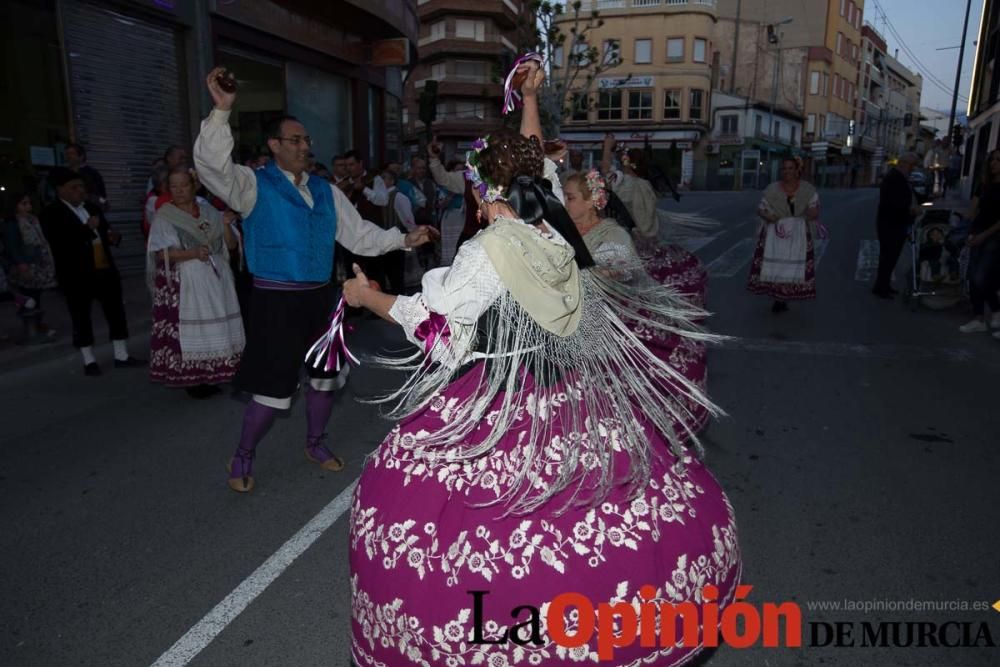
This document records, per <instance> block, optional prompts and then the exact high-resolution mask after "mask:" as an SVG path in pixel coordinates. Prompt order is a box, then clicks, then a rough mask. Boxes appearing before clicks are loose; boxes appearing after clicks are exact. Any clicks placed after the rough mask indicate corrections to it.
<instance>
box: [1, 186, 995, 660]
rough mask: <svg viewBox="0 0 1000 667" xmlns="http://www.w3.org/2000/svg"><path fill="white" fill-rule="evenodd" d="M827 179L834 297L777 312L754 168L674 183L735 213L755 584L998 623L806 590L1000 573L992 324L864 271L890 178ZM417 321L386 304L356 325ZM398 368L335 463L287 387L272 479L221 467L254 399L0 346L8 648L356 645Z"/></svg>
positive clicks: (977, 581)
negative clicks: (356, 527)
mask: <svg viewBox="0 0 1000 667" xmlns="http://www.w3.org/2000/svg"><path fill="white" fill-rule="evenodd" d="M821 196H822V197H823V211H824V215H823V220H824V222H825V224H826V226H827V227H828V228H829V229H830V232H831V239H830V241H829V243H828V244H827V245H826V247H825V248H824V249H823V253H822V258H821V260H820V264H819V269H818V280H819V288H818V289H819V298H818V299H817V300H816V301H815V302H811V303H807V304H792V308H791V310H790V311H789V312H787V313H784V314H780V315H774V314H772V313H771V312H770V308H769V306H770V304H769V302H768V301H767V300H766V299H763V298H759V297H754V296H752V295H750V294H749V293H747V292H746V291H745V289H744V284H745V279H746V271H747V265H748V262H749V259H750V251H751V248H752V241H750V239H751V238H752V236H753V233H754V228H755V223H754V221H753V217H752V215H753V209H754V206H755V204H756V198H757V194H756V193H752V192H751V193H692V194H689V195H686V196H685V197H684V199H683V201H682V204H681V205H679V206H678V205H675V204H674V203H673V202H672V201H671V202H664V206H665V207H666V208H668V209H675V210H683V211H687V212H699V213H701V214H702V215H706V216H710V217H712V218H715V219H717V220H718V221H719V222H720V227H719V228H718V229H716V230H714V231H712V232H710V233H708V234H706V235H705V236H704V238H700V239H695V240H693V241H690V242H689V243H690V247H692V248H696V252H697V254H698V255H699V256H700V257H701V258H702V260H703V261H704V262H705V263H706V265H708V266H709V267H710V271H711V273H712V280H711V284H710V288H709V304H710V308H711V309H712V310H713V311H714V312H715V315H714V316H713V318H712V319H711V326H712V328H713V329H714V330H715V331H718V332H721V333H724V334H728V335H731V336H733V337H734V339H733V340H732V341H731V342H729V343H728V344H726V345H724V346H722V347H720V348H717V349H714V350H713V351H712V352H711V357H710V367H709V368H710V390H711V393H712V395H713V397H714V398H715V399H716V400H717V401H718V402H719V403H720V404H721V405H722V406H723V407H724V408H725V409H726V410H727V412H728V417H726V418H724V419H721V420H719V421H717V422H715V423H713V424H712V425H711V426H710V427H709V429H708V432H707V434H706V441H707V446H708V464H709V466H710V467H711V468H712V470H713V471H714V472H715V474H716V475H717V477H718V478H719V479H720V481H721V483H722V485H723V487H724V488H725V489H726V490H727V492H728V494H729V496H730V498H731V500H732V503H733V505H734V507H735V509H736V514H737V519H738V522H739V528H740V541H741V545H742V549H743V556H744V561H745V571H744V581H745V583H748V584H752V585H753V591H752V593H751V595H750V598H749V600H750V601H751V602H754V603H758V604H759V603H763V602H783V601H795V602H798V603H799V604H800V605H801V608H802V615H803V620H804V622H805V623H806V624H808V623H809V622H828V623H833V622H837V621H851V622H853V623H855V624H856V628H855V631H854V632H855V635H856V636H859V635H860V633H861V626H860V623H861V622H862V621H869V622H875V623H877V622H880V621H890V622H891V621H900V622H906V621H927V622H936V623H939V624H940V623H944V622H946V621H969V622H973V623H975V624H976V625H974V626H973V627H974V628H978V623H980V622H986V623H988V624H989V625H988V626H987V627H988V628H989V629H990V631H991V633H992V638H993V639H994V641H996V642H998V643H1000V614H998V613H997V612H995V611H992V610H990V611H979V612H962V611H924V612H913V611H893V612H889V611H880V612H872V613H867V614H866V613H860V612H852V611H844V610H840V611H836V610H831V609H827V610H819V609H813V608H811V607H810V605H815V604H816V603H818V602H826V603H837V602H843V601H845V600H850V601H882V603H883V604H884V603H887V602H892V603H896V602H905V601H910V600H916V601H928V602H930V601H958V602H957V603H956V604H959V605H960V604H961V603H965V604H971V603H972V602H973V601H988V602H989V603H990V604H992V603H993V602H994V601H996V600H997V599H998V598H1000V567H998V565H1000V533H998V531H997V530H996V523H997V511H996V508H997V506H998V505H1000V490H998V488H1000V487H998V485H997V483H996V480H997V477H998V474H1000V457H998V453H997V442H998V439H997V436H996V434H997V433H998V432H1000V411H998V410H997V388H998V381H1000V342H998V341H995V340H993V339H992V338H990V337H989V336H986V335H981V336H963V335H961V334H959V333H958V331H957V327H958V325H959V324H961V323H962V322H964V321H965V319H967V315H968V313H967V312H966V311H965V310H964V309H963V307H959V308H955V309H953V310H949V311H927V310H919V311H916V312H914V311H912V310H911V309H910V308H909V307H907V306H906V305H905V304H904V303H903V302H902V301H897V302H884V301H881V300H877V299H875V298H873V297H872V296H871V295H870V294H869V292H868V289H869V286H868V285H867V284H866V283H864V282H863V281H860V280H858V279H857V278H858V277H859V276H861V277H863V276H864V273H865V267H864V266H861V267H860V270H859V255H862V260H863V255H864V252H863V249H864V248H865V247H866V244H865V243H864V242H865V241H866V240H870V239H872V238H873V236H874V234H873V222H872V221H873V217H874V210H875V204H876V199H877V193H876V192H875V191H873V190H856V191H826V192H823V193H821ZM862 263H863V262H862ZM902 276H903V273H902V270H901V271H900V277H902ZM142 315H144V314H136V313H133V317H134V318H135V319H140V318H141V316H142ZM401 344H402V343H401V338H400V336H399V335H398V334H397V333H396V332H395V331H393V330H392V328H390V327H389V326H388V325H384V324H382V323H379V322H374V321H366V322H365V323H364V324H363V325H362V326H361V328H360V330H359V331H358V332H357V334H356V335H355V337H354V340H353V341H352V345H354V346H356V347H358V348H360V349H361V350H362V351H364V350H374V349H376V348H380V347H384V346H393V345H401ZM101 352H102V354H103V356H104V358H106V359H110V350H108V349H104V350H102V351H101ZM394 381H395V380H394V378H393V377H392V376H391V375H390V374H387V373H384V372H379V371H374V370H372V369H370V368H364V367H363V368H361V369H358V370H357V372H356V373H355V374H354V376H353V377H352V380H351V383H350V384H349V390H348V391H347V392H345V393H344V395H343V396H342V399H341V400H340V402H339V403H338V405H337V408H336V410H335V412H334V416H333V419H332V421H331V432H332V433H333V434H334V438H333V439H334V445H335V447H336V448H337V450H338V451H339V452H340V453H341V454H342V455H344V457H345V458H346V459H347V460H348V467H347V469H346V470H345V471H344V472H341V473H337V474H331V473H324V472H322V471H320V470H319V469H317V468H316V467H315V466H312V465H310V464H308V463H307V462H306V461H305V459H304V457H303V454H302V444H303V440H304V431H305V424H304V416H303V408H302V405H301V404H296V405H295V406H294V409H293V410H292V413H291V415H290V416H289V417H288V418H285V419H280V420H279V421H278V422H277V424H276V425H275V427H274V429H273V430H272V432H271V433H270V434H269V436H268V438H267V440H266V441H265V442H264V443H263V444H262V445H261V447H260V449H259V454H258V460H257V466H256V469H257V477H258V488H257V490H256V491H255V492H254V493H253V494H251V495H249V496H240V495H237V494H234V493H232V492H231V491H229V490H228V488H227V486H226V483H225V477H226V473H225V470H224V466H225V463H226V460H227V457H228V456H229V455H230V453H231V451H232V449H233V447H234V445H235V439H236V437H237V435H238V428H239V423H240V415H241V411H242V408H243V404H242V403H241V402H240V401H239V399H238V398H236V397H229V396H222V397H217V398H214V399H211V400H208V401H192V400H191V399H189V398H187V397H186V396H185V395H183V394H182V393H179V392H174V391H169V390H166V389H164V388H161V387H158V386H154V385H151V384H149V382H148V381H147V377H146V375H145V372H144V371H142V370H120V371H112V372H108V373H107V374H106V375H105V376H104V377H102V378H99V379H92V378H84V377H83V376H82V374H81V372H80V368H79V363H78V360H77V357H76V356H75V354H74V353H73V352H72V351H71V350H69V349H65V354H53V355H50V356H49V357H46V358H45V359H44V360H43V361H41V362H38V361H37V360H35V361H33V362H32V363H31V364H25V365H22V366H20V367H15V368H4V373H3V374H2V376H0V405H2V406H3V412H2V415H3V425H4V426H3V429H2V432H0V511H2V516H3V524H2V525H3V530H2V531H0V565H2V568H3V576H2V578H0V582H2V583H0V597H2V600H3V606H2V611H0V664H2V665H31V666H36V665H37V666H44V667H49V666H53V667H54V666H62V665H100V666H102V667H105V666H107V667H110V666H113V665H151V664H154V663H155V662H156V661H157V660H158V659H161V658H163V661H162V662H161V663H160V664H175V665H181V664H191V665H205V666H212V667H222V666H229V665H233V666H235V665H255V666H256V665H296V666H298V665H335V666H337V667H340V666H342V665H347V664H348V661H349V658H348V655H349V652H348V646H349V643H348V632H349V619H350V590H349V585H348V573H347V557H346V554H347V548H346V538H347V515H346V513H344V510H345V509H346V504H345V500H346V499H347V498H348V496H349V490H350V488H349V487H350V485H351V484H352V483H353V481H354V480H355V479H356V477H357V475H358V473H359V470H360V467H361V464H362V461H363V457H364V455H365V453H367V452H369V451H371V450H372V449H373V448H374V447H376V445H377V444H378V442H379V441H380V440H381V438H382V437H383V436H384V434H385V433H386V432H387V431H388V430H389V429H390V427H391V424H389V423H388V422H386V421H384V420H382V419H381V418H380V417H379V416H378V411H377V409H376V408H374V407H372V406H370V405H366V404H362V403H359V402H357V401H356V400H355V399H356V398H358V397H363V396H371V395H374V394H376V393H378V392H379V391H383V390H385V389H386V388H388V387H389V386H391V385H392V383H393V382H394ZM975 634H976V630H975V629H974V630H973V636H975ZM805 638H806V641H807V642H808V640H809V630H808V628H807V630H806V633H805ZM998 650H1000V649H985V648H951V649H947V648H878V649H872V648H858V647H855V648H834V647H827V648H811V647H810V648H801V649H785V648H782V649H763V648H751V649H747V650H735V649H732V648H726V647H724V648H722V649H719V650H718V651H716V652H715V653H713V654H711V655H709V656H707V657H706V659H705V662H704V664H707V665H710V666H711V667H717V666H719V667H727V666H730V665H816V664H824V665H845V666H846V665H850V666H856V665H994V664H1000V653H998Z"/></svg>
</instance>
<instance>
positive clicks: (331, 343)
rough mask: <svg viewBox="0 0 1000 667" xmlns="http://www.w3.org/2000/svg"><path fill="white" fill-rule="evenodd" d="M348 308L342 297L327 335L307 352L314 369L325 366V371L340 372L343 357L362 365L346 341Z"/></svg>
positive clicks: (309, 362)
mask: <svg viewBox="0 0 1000 667" xmlns="http://www.w3.org/2000/svg"><path fill="white" fill-rule="evenodd" d="M346 308H347V304H346V302H345V301H344V297H340V302H339V303H338V304H337V307H336V309H334V311H333V313H332V314H331V315H330V326H329V327H328V328H327V330H326V333H324V334H323V335H322V336H320V337H319V340H317V341H316V342H315V343H313V346H312V347H311V348H309V351H308V352H306V363H307V364H309V365H310V366H312V367H313V368H319V367H320V366H323V370H324V371H327V372H329V371H331V370H336V371H337V372H340V368H341V362H340V359H341V356H343V357H344V358H345V359H347V360H350V361H351V362H353V363H354V365H355V366H360V365H361V362H360V361H358V359H357V357H355V356H354V355H353V354H351V351H350V350H349V349H347V341H345V340H344V317H345V314H346ZM324 353H325V359H324ZM310 359H311V361H310Z"/></svg>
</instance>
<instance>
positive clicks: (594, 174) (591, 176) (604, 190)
mask: <svg viewBox="0 0 1000 667" xmlns="http://www.w3.org/2000/svg"><path fill="white" fill-rule="evenodd" d="M587 189H588V190H590V202H591V203H592V204H593V205H594V208H596V209H597V210H598V211H601V210H604V208H605V207H607V205H608V186H607V183H605V182H604V177H603V176H601V172H599V171H597V170H596V169H591V170H590V171H588V172H587Z"/></svg>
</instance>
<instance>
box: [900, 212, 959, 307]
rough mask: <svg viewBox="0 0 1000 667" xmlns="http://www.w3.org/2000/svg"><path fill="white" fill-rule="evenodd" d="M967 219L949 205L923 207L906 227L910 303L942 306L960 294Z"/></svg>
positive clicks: (948, 303)
mask: <svg viewBox="0 0 1000 667" xmlns="http://www.w3.org/2000/svg"><path fill="white" fill-rule="evenodd" d="M968 235H969V221H967V220H965V219H964V218H963V217H962V216H961V215H960V214H959V213H958V212H956V211H954V210H952V209H950V208H925V210H924V212H923V213H922V214H921V215H920V216H919V217H918V218H917V220H916V222H915V223H914V224H913V227H912V228H911V229H910V258H911V260H912V262H911V281H910V285H909V289H908V290H907V299H908V301H909V303H910V306H911V307H912V308H913V309H914V310H916V309H917V308H918V307H919V306H921V305H922V306H925V307H927V308H930V309H932V310H943V309H946V308H951V307H952V306H955V305H956V304H958V303H959V302H960V301H962V299H963V298H964V296H965V295H964V287H963V286H964V284H965V280H964V277H965V271H966V266H967V264H968V256H969V253H968V249H967V248H966V247H965V239H966V238H967V237H968Z"/></svg>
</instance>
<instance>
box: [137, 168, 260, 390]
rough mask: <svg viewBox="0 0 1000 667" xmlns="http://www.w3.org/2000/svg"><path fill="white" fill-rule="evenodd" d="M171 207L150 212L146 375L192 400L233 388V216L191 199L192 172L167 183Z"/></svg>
mask: <svg viewBox="0 0 1000 667" xmlns="http://www.w3.org/2000/svg"><path fill="white" fill-rule="evenodd" d="M168 183H169V189H170V194H171V197H172V201H171V202H170V203H167V204H164V205H163V206H161V207H160V209H159V210H158V211H157V212H156V216H155V217H154V218H153V224H152V227H151V228H150V233H149V245H148V248H147V253H148V254H147V259H146V271H147V280H148V281H149V282H150V284H151V286H152V288H153V330H152V333H151V335H150V347H151V358H150V361H149V373H150V378H151V379H152V380H153V382H160V383H163V384H165V385H167V386H169V387H184V388H186V389H187V392H188V394H190V395H191V396H192V397H193V398H207V397H208V396H211V395H213V394H216V393H218V392H219V389H218V387H217V386H216V385H219V384H223V383H226V382H229V381H230V380H232V378H233V375H235V373H236V370H237V368H239V363H240V358H241V356H242V353H243V346H244V343H245V338H244V333H243V320H242V318H241V317H240V307H239V302H238V301H237V298H236V288H235V284H234V281H233V273H232V270H231V269H230V268H229V251H230V250H235V249H236V247H237V245H238V239H237V237H236V234H235V232H234V231H233V229H232V222H233V220H234V219H235V216H234V215H233V214H232V213H231V212H227V213H226V214H225V215H222V214H220V213H219V212H218V211H217V210H216V209H215V208H213V207H212V206H209V205H207V204H205V205H202V204H201V203H200V202H199V201H198V200H197V199H196V198H195V191H196V181H195V176H194V174H193V172H192V171H190V170H188V169H187V168H186V167H184V166H181V167H177V168H175V169H173V170H172V171H171V172H170V176H169V181H168Z"/></svg>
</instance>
